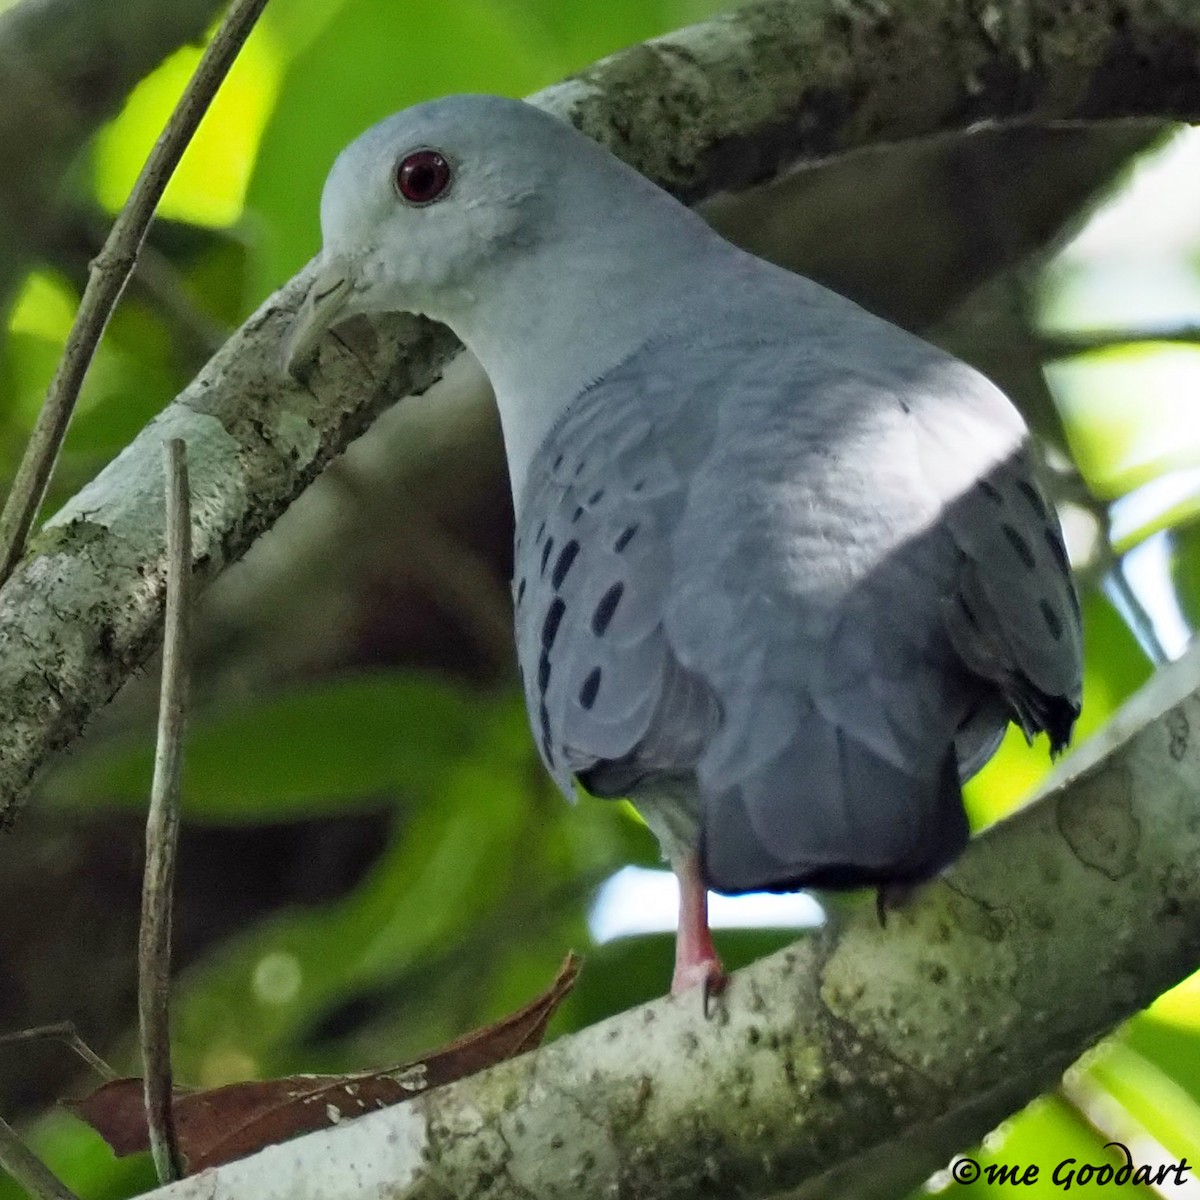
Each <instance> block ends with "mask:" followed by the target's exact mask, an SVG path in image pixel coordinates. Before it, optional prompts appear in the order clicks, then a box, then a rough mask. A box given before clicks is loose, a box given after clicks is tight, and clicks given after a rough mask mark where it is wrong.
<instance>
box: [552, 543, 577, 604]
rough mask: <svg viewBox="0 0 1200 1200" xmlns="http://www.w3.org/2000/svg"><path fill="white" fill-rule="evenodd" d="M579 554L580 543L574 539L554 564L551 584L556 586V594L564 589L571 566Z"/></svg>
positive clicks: (563, 549) (560, 553)
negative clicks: (561, 588)
mask: <svg viewBox="0 0 1200 1200" xmlns="http://www.w3.org/2000/svg"><path fill="white" fill-rule="evenodd" d="M578 554H579V543H578V542H577V541H576V540H575V539H574V538H572V539H571V540H570V541H569V542H568V543H567V544H566V545H565V546H564V547H563V548H562V550H561V551H560V552H559V555H558V561H557V562H556V563H555V564H554V572H553V574H552V575H551V576H550V582H551V583H552V584H553V585H554V590H555V591H556V592H557V591H558V589H559V588H560V587H562V585H563V580H564V579H566V577H567V572H568V571H569V570H570V569H571V564H572V563H574V561H575V558H576V556H577V555H578Z"/></svg>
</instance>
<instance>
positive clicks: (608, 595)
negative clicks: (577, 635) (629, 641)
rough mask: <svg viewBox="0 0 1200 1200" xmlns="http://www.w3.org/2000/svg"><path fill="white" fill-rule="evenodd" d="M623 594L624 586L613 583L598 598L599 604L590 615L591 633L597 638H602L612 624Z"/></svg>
mask: <svg viewBox="0 0 1200 1200" xmlns="http://www.w3.org/2000/svg"><path fill="white" fill-rule="evenodd" d="M624 592H625V585H624V584H623V583H614V584H613V585H612V587H610V588H609V589H608V591H607V592H605V593H604V595H603V596H601V597H600V603H599V604H597V605H596V611H595V612H594V613H592V632H593V633H594V634H595V635H596V636H597V637H603V636H604V634H605V632H606V631H607V629H608V627H609V624H610V623H611V622H612V619H613V614H614V613H615V612H616V611H617V605H618V604H620V603H621V596H622V595H623V594H624Z"/></svg>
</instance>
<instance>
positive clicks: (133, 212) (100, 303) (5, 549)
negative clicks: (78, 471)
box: [0, 0, 267, 583]
mask: <svg viewBox="0 0 1200 1200" xmlns="http://www.w3.org/2000/svg"><path fill="white" fill-rule="evenodd" d="M266 3H267V0H233V4H232V5H231V6H230V9H229V12H228V14H227V15H226V17H225V20H224V21H222V23H221V27H220V29H218V30H217V32H216V34H214V36H213V39H212V41H211V42H210V43H209V44H208V46H207V47H206V48H205V51H204V54H203V56H202V57H201V59H200V62H199V64H198V65H197V67H196V70H195V73H194V74H193V75H192V78H191V79H190V80H189V81H188V85H187V87H186V88H185V89H184V91H183V95H182V96H180V98H179V102H178V103H177V104H176V106H175V110H174V111H173V112H172V113H171V117H170V120H168V122H167V125H166V128H165V129H164V130H163V131H162V133H161V134H160V135H159V137H158V140H157V141H156V142H155V143H154V149H153V150H151V151H150V157H149V158H147V159H146V163H145V165H144V166H143V167H142V169H141V171H140V172H139V174H138V177H137V180H136V182H135V183H134V185H133V190H132V191H131V192H130V193H129V198H128V200H126V202H125V206H124V207H123V208H122V209H121V212H120V215H119V216H118V217H117V219H116V220H115V221H114V222H113V225H112V228H111V229H110V230H109V233H108V237H107V238H105V240H104V246H103V247H102V248H101V250H100V253H99V254H98V255H97V256H96V258H95V260H94V262H93V263H92V265H91V269H90V271H89V272H88V281H87V286H86V287H85V288H84V291H83V298H82V299H81V300H80V302H79V311H78V312H77V313H76V314H75V320H74V322H73V323H72V325H71V332H70V333H69V334H68V335H67V344H66V346H65V347H64V349H63V353H62V358H61V359H60V360H59V364H58V369H57V370H56V371H55V372H54V378H53V379H52V380H51V381H50V388H49V391H48V392H47V395H46V401H45V403H44V404H43V405H42V408H41V411H40V412H39V413H38V418H37V421H36V422H35V423H34V426H33V432H32V434H30V438H29V445H28V446H27V447H26V449H25V453H24V455H23V456H22V458H21V462H20V465H19V466H18V468H17V473H16V477H15V478H14V479H13V484H12V489H11V491H10V492H9V494H8V497H7V498H6V500H5V503H4V511H3V512H2V513H0V583H2V582H3V581H4V580H5V579H7V578H8V575H9V572H11V570H12V568H13V567H14V566H15V565H16V562H17V560H18V559H19V558H20V556H21V554H22V553H23V552H24V549H25V539H26V537H27V536H28V534H29V530H30V528H31V527H32V525H33V522H34V519H35V518H36V516H37V512H38V509H39V508H40V507H41V505H42V500H43V499H44V498H45V495H46V485H47V484H48V483H49V482H50V474H51V472H52V471H53V470H54V464H55V463H56V462H57V461H58V453H59V450H61V448H62V444H63V440H64V439H65V438H66V436H67V426H68V424H69V422H70V419H71V414H72V413H73V412H74V411H75V402H76V400H77V399H78V398H79V391H80V389H81V388H82V387H83V381H84V378H85V377H86V375H87V372H88V368H89V367H90V366H91V364H92V358H93V357H94V356H95V353H96V348H97V346H99V344H100V338H101V337H102V336H103V334H104V328H105V326H106V325H107V324H108V320H109V318H110V317H111V316H112V313H113V310H114V309H115V308H116V306H117V302H118V301H119V300H120V298H121V293H122V292H123V291H124V290H125V285H126V283H127V282H128V281H129V276H130V275H131V274H132V272H133V268H134V266H135V265H136V263H137V257H138V252H139V251H140V250H141V247H142V242H143V241H144V240H145V237H146V231H147V230H148V229H149V228H150V222H151V221H152V220H153V219H154V210H155V209H156V208H157V207H158V202H159V199H160V198H161V197H162V194H163V192H164V191H166V187H167V183H168V182H169V181H170V178H171V176H172V175H173V174H174V173H175V168H176V166H177V165H178V163H179V160H180V159H181V158H182V157H183V152H184V151H185V150H186V149H187V147H188V145H189V143H190V142H191V140H192V136H193V134H195V132H196V129H197V128H198V127H199V125H200V121H201V120H202V119H203V117H204V114H205V113H206V112H207V111H208V106H209V104H211V103H212V100H213V97H214V96H215V95H216V94H217V89H218V88H219V87H220V86H221V84H222V82H223V81H224V79H225V76H226V75H227V74H228V72H229V68H230V67H231V66H233V62H234V59H236V58H237V56H238V52H239V51H240V50H241V48H242V45H243V44H244V43H245V41H246V38H248V37H249V36H250V31H251V30H252V29H253V28H254V23H255V21H257V20H258V16H259V14H260V13H261V12H262V10H263V8H264V7H265V5H266Z"/></svg>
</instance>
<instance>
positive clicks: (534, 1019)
mask: <svg viewBox="0 0 1200 1200" xmlns="http://www.w3.org/2000/svg"><path fill="white" fill-rule="evenodd" d="M579 966H580V960H579V959H578V958H577V957H576V956H575V955H574V954H570V955H568V956H567V958H566V961H565V962H564V963H563V965H562V967H561V968H559V972H558V974H557V975H556V976H555V978H554V982H553V983H551V985H550V986H549V987H548V988H547V989H546V991H545V992H543V993H542V994H541V995H540V996H538V997H537V999H535V1000H532V1001H531V1002H530V1003H529V1004H527V1005H525V1007H524V1008H520V1009H518V1010H517V1011H516V1012H514V1013H510V1014H509V1015H508V1016H507V1017H503V1018H501V1019H500V1020H499V1021H496V1022H495V1023H494V1024H492V1025H486V1026H484V1027H483V1028H482V1029H476V1030H474V1031H473V1032H471V1033H468V1034H466V1035H465V1036H464V1037H461V1038H459V1039H458V1040H457V1041H453V1042H451V1043H449V1045H446V1046H443V1047H441V1049H439V1050H435V1051H434V1052H433V1053H431V1054H427V1055H425V1056H424V1057H422V1058H420V1059H417V1060H415V1061H413V1062H408V1063H404V1064H403V1065H401V1066H398V1067H386V1068H384V1069H383V1070H378V1071H360V1072H357V1073H355V1074H352V1075H292V1076H289V1077H287V1078H286V1079H267V1080H261V1081H257V1082H248V1083H230V1084H226V1085H225V1086H224V1087H218V1088H209V1089H207V1090H204V1091H189V1090H187V1089H183V1088H179V1089H177V1090H176V1092H175V1099H174V1102H173V1108H174V1114H175V1128H176V1132H177V1134H178V1137H179V1145H180V1148H181V1149H182V1151H183V1153H184V1155H185V1156H186V1158H187V1160H188V1170H189V1171H192V1172H194V1171H202V1170H204V1169H205V1168H206V1167H214V1166H219V1165H220V1164H221V1163H227V1162H231V1161H232V1160H233V1159H235V1158H244V1157H245V1156H246V1155H248V1154H253V1153H254V1152H255V1151H256V1150H261V1149H262V1148H263V1147H264V1146H270V1145H273V1144H274V1143H276V1142H284V1141H287V1140H288V1139H289V1138H294V1137H298V1136H299V1135H300V1134H302V1133H311V1132H312V1131H313V1130H315V1129H324V1128H327V1127H328V1126H330V1125H336V1124H338V1122H340V1121H343V1120H347V1119H349V1118H351V1117H360V1116H362V1115H363V1114H364V1113H368V1112H373V1111H374V1110H375V1109H379V1108H386V1107H387V1106H388V1105H391V1104H398V1103H400V1102H401V1101H403V1100H410V1099H412V1097H413V1096H416V1095H419V1094H420V1093H421V1092H424V1091H427V1090H428V1089H429V1088H434V1087H441V1085H442V1084H445V1083H452V1082H453V1081H454V1080H456V1079H462V1078H464V1077H465V1076H467V1075H474V1074H475V1073H476V1072H477V1071H483V1070H485V1069H486V1068H488V1067H491V1066H494V1065H495V1064H496V1063H499V1062H503V1061H504V1060H505V1059H508V1058H515V1057H516V1056H517V1055H518V1054H524V1053H525V1052H526V1051H527V1050H532V1049H533V1048H534V1047H535V1046H537V1045H538V1043H539V1042H541V1040H542V1037H543V1036H544V1035H545V1032H546V1025H547V1024H548V1023H549V1020H550V1018H551V1016H553V1014H554V1011H555V1009H557V1008H558V1006H559V1005H560V1004H561V1003H562V1001H563V999H564V998H565V997H566V996H567V994H568V993H569V992H570V990H571V988H572V987H573V986H574V985H575V980H576V978H577V976H578V975H579ZM64 1103H65V1105H66V1107H67V1108H69V1109H70V1110H71V1111H72V1112H73V1113H75V1115H76V1116H78V1117H80V1118H81V1119H82V1120H84V1121H86V1122H87V1123H88V1124H89V1125H91V1126H92V1128H93V1129H95V1130H96V1132H97V1133H99V1134H100V1136H101V1137H102V1138H104V1140H105V1141H106V1142H108V1144H109V1145H110V1146H111V1147H112V1149H113V1152H114V1153H115V1154H118V1155H124V1154H136V1153H138V1152H139V1151H143V1150H146V1149H148V1148H149V1138H148V1135H147V1131H146V1112H145V1108H144V1105H143V1096H142V1081H141V1080H140V1079H114V1080H112V1081H110V1082H108V1083H105V1084H102V1085H101V1086H100V1087H98V1088H97V1089H96V1090H95V1091H94V1092H92V1093H91V1094H90V1095H87V1096H85V1097H83V1098H82V1099H81V1100H69V1101H65V1102H64Z"/></svg>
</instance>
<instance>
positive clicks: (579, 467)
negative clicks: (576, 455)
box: [575, 458, 587, 479]
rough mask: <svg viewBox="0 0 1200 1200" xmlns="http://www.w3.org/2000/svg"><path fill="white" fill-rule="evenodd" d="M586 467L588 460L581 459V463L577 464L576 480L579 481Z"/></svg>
mask: <svg viewBox="0 0 1200 1200" xmlns="http://www.w3.org/2000/svg"><path fill="white" fill-rule="evenodd" d="M585 466H587V459H586V458H581V459H580V460H579V462H577V463H576V464H575V478H576V479H578V478H579V476H580V475H582V474H583V468H584V467H585Z"/></svg>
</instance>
